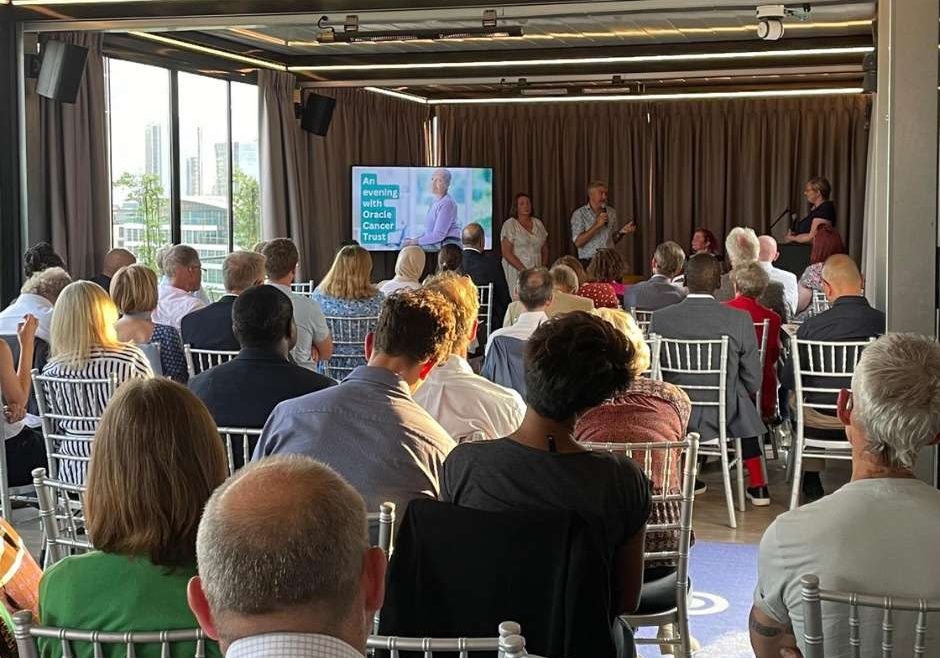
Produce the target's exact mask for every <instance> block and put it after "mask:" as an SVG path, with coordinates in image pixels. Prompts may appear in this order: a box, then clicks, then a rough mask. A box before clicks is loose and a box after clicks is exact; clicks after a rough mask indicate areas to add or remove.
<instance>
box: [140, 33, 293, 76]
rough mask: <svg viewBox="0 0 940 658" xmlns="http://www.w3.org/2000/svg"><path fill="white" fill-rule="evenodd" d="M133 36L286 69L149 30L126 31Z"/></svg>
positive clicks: (266, 61) (283, 68)
mask: <svg viewBox="0 0 940 658" xmlns="http://www.w3.org/2000/svg"><path fill="white" fill-rule="evenodd" d="M128 34H131V35H133V36H135V37H140V38H141V39H149V40H151V41H156V42H158V43H165V44H167V45H170V46H177V47H179V48H184V49H186V50H192V51H195V52H200V53H206V54H207V55H215V56H216V57H224V58H225V59H231V60H233V61H236V62H242V63H244V64H251V65H252V66H255V67H259V66H260V67H262V68H267V69H275V70H277V71H285V70H287V65H286V64H281V63H279V62H271V61H268V60H266V59H258V58H256V57H248V56H247V55H239V54H238V53H230V52H228V51H225V50H219V49H217V48H210V47H208V46H203V45H200V44H198V43H192V42H189V41H180V40H179V39H171V38H170V37H165V36H163V35H162V34H154V33H151V32H137V31H131V32H128Z"/></svg>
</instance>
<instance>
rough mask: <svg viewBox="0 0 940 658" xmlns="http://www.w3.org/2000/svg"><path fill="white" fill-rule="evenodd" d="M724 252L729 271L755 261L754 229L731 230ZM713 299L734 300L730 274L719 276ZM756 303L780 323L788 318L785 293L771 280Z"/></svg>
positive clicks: (755, 242)
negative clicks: (762, 306)
mask: <svg viewBox="0 0 940 658" xmlns="http://www.w3.org/2000/svg"><path fill="white" fill-rule="evenodd" d="M725 251H726V252H727V254H728V260H729V261H731V269H734V268H735V267H738V266H739V265H743V264H745V263H750V262H751V261H755V260H757V259H758V258H759V257H760V240H759V239H758V238H757V234H756V233H755V232H754V229H751V228H744V227H743V226H737V227H735V228H733V229H731V232H730V233H728V237H727V238H725ZM715 299H717V300H718V301H719V302H728V301H731V300H732V299H734V284H732V283H731V272H727V273H725V274H723V275H722V276H721V286H720V287H719V288H718V290H717V291H716V292H715ZM758 301H759V302H760V303H761V304H763V305H764V306H766V307H767V308H769V309H770V310H771V311H773V312H774V313H776V314H777V315H778V316H780V320H781V322H782V321H784V319H785V318H789V317H790V315H791V314H790V312H789V310H788V306H787V301H786V293H785V291H784V288H783V284H781V283H777V282H776V281H773V280H771V281H770V283H768V284H767V287H766V288H764V292H763V293H762V294H761V296H760V297H759V298H758Z"/></svg>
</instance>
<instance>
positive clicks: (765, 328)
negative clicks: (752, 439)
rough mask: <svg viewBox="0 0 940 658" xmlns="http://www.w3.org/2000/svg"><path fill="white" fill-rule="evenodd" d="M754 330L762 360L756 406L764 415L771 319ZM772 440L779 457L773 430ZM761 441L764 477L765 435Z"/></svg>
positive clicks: (759, 356)
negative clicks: (768, 337) (765, 375)
mask: <svg viewBox="0 0 940 658" xmlns="http://www.w3.org/2000/svg"><path fill="white" fill-rule="evenodd" d="M754 331H755V333H756V334H757V357H758V359H759V360H760V373H761V386H760V387H759V388H758V389H757V394H756V395H755V397H754V406H756V407H757V412H758V413H760V414H761V415H763V412H762V411H761V410H762V409H763V406H762V402H763V398H764V395H763V393H764V386H763V377H764V372H765V371H764V364H766V363H767V334H768V333H769V332H770V320H764V321H763V322H755V323H754ZM769 434H770V442H771V445H772V446H773V453H774V459H776V458H777V436H776V434H774V433H773V432H770V433H769ZM759 440H760V441H761V451H760V461H761V466H762V467H763V469H764V478H765V479H766V477H767V458H766V457H765V455H764V444H763V437H761V438H760V439H759Z"/></svg>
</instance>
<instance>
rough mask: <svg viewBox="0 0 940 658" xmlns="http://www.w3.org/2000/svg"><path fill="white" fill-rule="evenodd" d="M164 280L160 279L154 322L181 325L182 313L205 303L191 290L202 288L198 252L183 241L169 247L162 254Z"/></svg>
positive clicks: (198, 307) (174, 325)
mask: <svg viewBox="0 0 940 658" xmlns="http://www.w3.org/2000/svg"><path fill="white" fill-rule="evenodd" d="M163 273H164V274H165V275H166V279H167V280H166V282H165V283H160V287H159V293H160V294H159V300H158V301H157V308H156V309H155V310H154V312H153V322H154V323H156V324H167V325H170V326H171V327H173V328H175V329H176V330H177V331H179V329H180V324H181V323H182V321H183V317H184V316H186V315H189V314H190V313H192V312H193V311H198V310H199V309H201V308H203V307H204V306H206V303H205V302H204V301H202V300H201V299H199V298H198V297H194V296H193V295H192V294H191V293H194V292H196V291H198V290H199V289H200V288H202V261H200V260H199V252H198V251H196V250H195V249H193V248H192V247H190V246H189V245H185V244H178V245H176V246H174V247H172V248H171V249H170V250H169V251H168V252H167V253H166V255H165V256H164V258H163Z"/></svg>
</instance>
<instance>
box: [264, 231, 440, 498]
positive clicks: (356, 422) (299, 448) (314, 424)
mask: <svg viewBox="0 0 940 658" xmlns="http://www.w3.org/2000/svg"><path fill="white" fill-rule="evenodd" d="M352 248H353V247H344V249H352ZM356 249H361V248H359V247H356ZM455 335H456V329H455V326H454V313H453V311H452V310H451V305H450V303H449V302H448V301H447V300H446V299H444V297H443V296H442V295H441V294H440V293H438V292H435V291H432V290H424V289H421V290H408V291H404V292H399V293H396V294H394V295H392V296H391V297H389V298H387V299H386V300H385V303H384V305H383V306H382V312H381V314H380V315H379V320H378V324H377V325H376V328H375V334H374V335H370V336H369V337H368V339H367V341H366V353H367V354H368V355H369V363H368V365H365V366H359V367H358V368H356V369H355V370H353V371H352V373H351V374H350V375H349V376H348V377H347V378H346V379H345V381H344V382H343V384H342V385H341V386H334V387H331V388H328V389H325V390H322V391H317V392H316V393H311V394H309V395H305V396H303V397H301V398H297V399H296V400H288V401H287V402H282V403H281V404H279V405H277V407H276V408H275V409H274V412H273V413H272V414H271V417H270V419H269V420H268V423H267V425H265V426H264V432H263V433H262V435H261V439H260V440H259V441H258V445H257V446H256V448H255V452H254V457H253V459H254V460H258V459H261V458H262V457H266V456H268V455H282V454H302V455H307V456H308V457H312V458H314V459H317V460H319V461H322V462H324V463H327V464H330V465H331V466H332V467H333V468H335V469H336V470H337V471H338V472H339V474H340V475H342V476H343V477H345V478H346V479H347V480H348V481H349V483H350V484H352V485H353V486H354V487H355V488H356V490H357V491H358V492H359V493H360V494H361V495H362V496H363V498H365V500H366V504H367V505H368V507H369V509H378V508H379V505H381V504H382V503H384V502H385V501H391V502H393V503H395V504H396V505H397V506H398V509H399V510H402V511H404V509H405V507H406V505H407V503H408V501H410V500H412V499H413V498H437V496H438V494H439V492H440V484H439V472H440V469H441V466H442V465H443V462H444V458H445V457H446V456H447V455H448V453H450V451H451V449H452V448H453V447H454V440H453V439H452V438H451V437H450V436H448V434H447V432H446V431H445V430H444V428H442V427H441V426H440V425H439V424H438V422H437V421H436V420H434V419H433V418H431V416H430V415H429V414H428V412H426V411H425V410H424V409H422V408H421V407H420V406H419V405H418V404H417V403H416V402H415V401H414V399H413V398H412V395H413V394H414V392H415V391H416V390H417V389H418V387H419V386H420V385H421V383H422V382H423V381H424V380H425V379H426V378H427V376H428V374H429V373H430V371H431V369H432V368H433V367H434V366H435V365H436V364H438V363H441V362H443V361H444V360H445V358H446V357H447V356H448V354H447V352H448V350H449V348H450V347H451V346H452V345H453V343H454V338H455Z"/></svg>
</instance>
